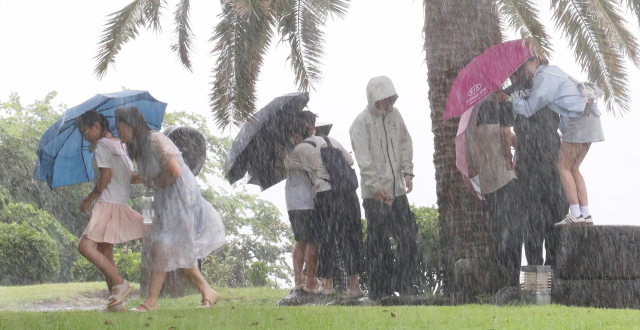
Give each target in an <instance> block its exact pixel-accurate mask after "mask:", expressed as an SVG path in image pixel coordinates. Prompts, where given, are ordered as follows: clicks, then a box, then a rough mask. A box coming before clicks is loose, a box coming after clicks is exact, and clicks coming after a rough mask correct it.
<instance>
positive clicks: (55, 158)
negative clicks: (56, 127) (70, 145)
mask: <svg viewBox="0 0 640 330" xmlns="http://www.w3.org/2000/svg"><path fill="white" fill-rule="evenodd" d="M73 131H75V127H74V128H73ZM73 131H71V133H70V134H69V135H67V138H66V139H64V142H62V147H64V144H65V143H67V140H69V138H70V137H71V135H73ZM62 147H60V149H62ZM59 154H60V151H59V150H58V153H57V154H56V156H55V157H53V160H54V163H55V161H56V160H57V159H58V155H59Z"/></svg>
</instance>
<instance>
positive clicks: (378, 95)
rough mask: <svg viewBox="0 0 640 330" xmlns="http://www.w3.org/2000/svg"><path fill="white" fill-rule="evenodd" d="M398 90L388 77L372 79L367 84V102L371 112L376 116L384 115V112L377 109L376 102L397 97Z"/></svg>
mask: <svg viewBox="0 0 640 330" xmlns="http://www.w3.org/2000/svg"><path fill="white" fill-rule="evenodd" d="M396 94H397V93H396V89H395V87H393V82H391V79H389V77H386V76H380V77H375V78H371V80H369V83H368V84H367V101H368V102H369V104H368V109H369V111H371V112H373V113H374V114H376V115H382V114H384V111H383V110H379V109H378V108H376V102H377V101H380V100H383V99H386V98H387V97H391V96H394V95H396Z"/></svg>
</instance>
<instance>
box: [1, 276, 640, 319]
mask: <svg viewBox="0 0 640 330" xmlns="http://www.w3.org/2000/svg"><path fill="white" fill-rule="evenodd" d="M98 290H104V284H103V283H81V284H58V285H39V286H29V287H0V309H4V310H3V311H0V329H165V330H166V329H174V330H177V329H327V328H333V329H505V328H506V329H633V328H640V322H639V321H640V311H635V310H611V309H593V308H572V307H564V306H558V305H549V306H544V307H538V306H515V307H496V306H492V305H466V306H451V307H406V306H394V307H382V306H372V307H335V306H303V307H276V306H275V303H276V302H277V300H278V299H279V298H281V297H282V296H284V295H286V294H287V291H286V290H274V289H268V288H251V289H224V288H217V290H218V292H219V293H220V294H221V295H222V296H223V298H224V300H223V301H222V302H220V303H219V304H218V305H217V306H216V307H214V308H211V309H205V310H196V309H195V307H196V306H198V305H199V302H200V296H198V295H194V296H189V297H184V298H179V299H164V300H161V301H160V310H159V311H157V312H150V313H141V314H137V313H111V314H103V313H98V312H97V311H96V310H90V311H76V310H74V311H47V312H33V311H18V310H19V309H30V310H38V308H37V306H39V305H42V304H45V305H46V304H47V303H49V302H51V301H56V302H58V303H60V304H63V303H64V302H67V303H76V304H78V305H81V304H80V303H78V297H80V296H86V297H93V298H91V299H97V298H95V292H96V291H98ZM139 302H140V300H139V299H133V300H131V301H129V302H128V303H127V307H133V306H135V305H136V304H138V303H139ZM92 303H93V302H92ZM7 309H10V310H7Z"/></svg>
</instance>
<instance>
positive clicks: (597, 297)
mask: <svg viewBox="0 0 640 330" xmlns="http://www.w3.org/2000/svg"><path fill="white" fill-rule="evenodd" d="M551 301H552V302H553V303H554V304H562V305H567V306H584V307H598V308H633V309H640V280H569V281H567V280H561V279H554V281H553V287H552V288H551Z"/></svg>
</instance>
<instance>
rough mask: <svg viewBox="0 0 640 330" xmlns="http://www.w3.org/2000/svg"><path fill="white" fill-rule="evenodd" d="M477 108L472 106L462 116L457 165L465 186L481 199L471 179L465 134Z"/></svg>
mask: <svg viewBox="0 0 640 330" xmlns="http://www.w3.org/2000/svg"><path fill="white" fill-rule="evenodd" d="M477 110H478V109H476V108H473V107H472V108H471V109H469V110H467V111H466V112H465V113H463V114H462V117H460V124H458V133H456V139H455V143H456V167H457V168H458V170H459V171H460V173H461V174H462V181H463V182H464V185H465V187H467V190H468V191H469V193H471V196H473V197H474V198H475V200H476V201H480V198H479V197H478V194H477V192H476V189H475V188H474V187H473V184H472V183H471V179H469V166H468V165H467V154H466V152H467V143H466V140H467V135H466V134H465V133H466V130H467V126H468V125H469V120H470V119H471V115H472V114H473V113H474V111H476V112H477Z"/></svg>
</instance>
